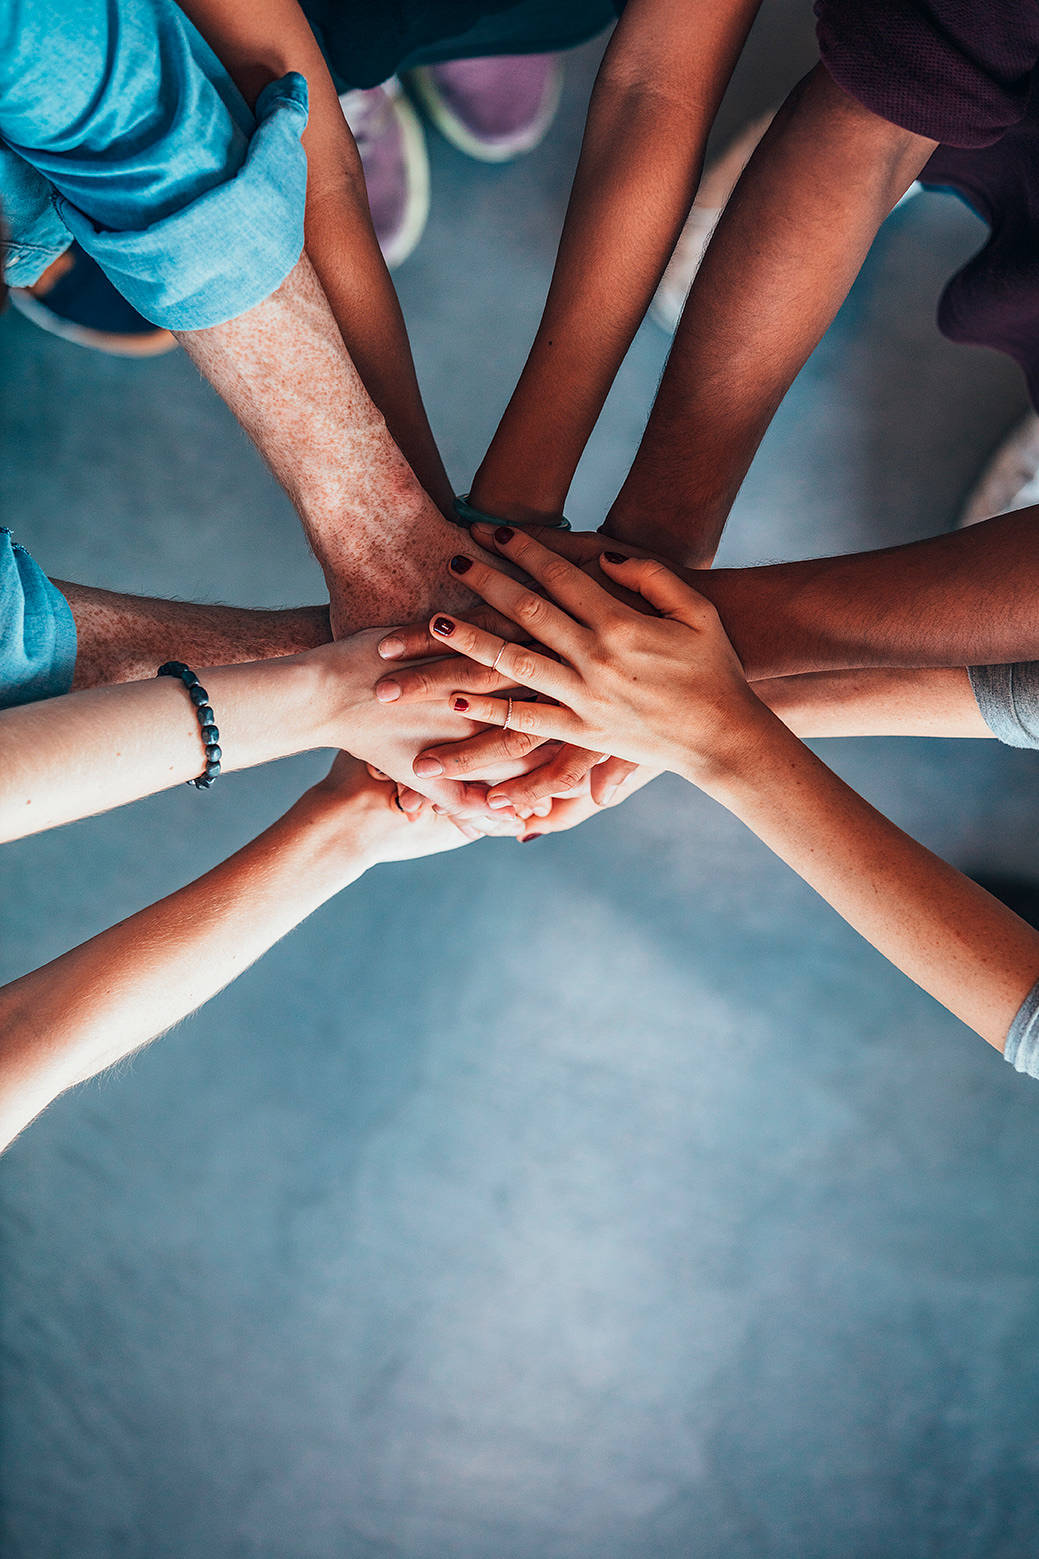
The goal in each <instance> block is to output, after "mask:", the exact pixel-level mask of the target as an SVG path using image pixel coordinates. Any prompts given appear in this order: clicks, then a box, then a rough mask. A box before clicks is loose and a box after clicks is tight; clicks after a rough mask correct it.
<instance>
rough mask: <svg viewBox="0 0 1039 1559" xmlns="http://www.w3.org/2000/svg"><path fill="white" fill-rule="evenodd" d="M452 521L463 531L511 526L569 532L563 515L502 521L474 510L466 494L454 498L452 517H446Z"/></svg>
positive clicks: (513, 527)
mask: <svg viewBox="0 0 1039 1559" xmlns="http://www.w3.org/2000/svg"><path fill="white" fill-rule="evenodd" d="M452 518H453V520H454V524H455V525H460V526H461V527H462V529H463V530H468V529H469V528H470V526H472V525H511V526H512V529H513V530H526V529H528V528H529V529H535V530H569V529H570V521H569V520H568V519H567V517H566V515H565V514H561V515H560V516H559V518H558V519H557V520H503V519H502V518H501V517H500V515H496V514H485V513H484V511H483V510H482V509H474V508H473V506H472V504H471V503H470V502H469V494H468V493H459V494H458V495H457V497H456V498H455V512H454V515H453V516H452V515H450V514H449V515H448V519H449V520H450V519H452Z"/></svg>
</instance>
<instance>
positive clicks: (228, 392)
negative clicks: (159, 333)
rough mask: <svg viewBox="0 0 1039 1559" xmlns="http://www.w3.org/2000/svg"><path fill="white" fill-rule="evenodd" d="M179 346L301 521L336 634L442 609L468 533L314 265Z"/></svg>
mask: <svg viewBox="0 0 1039 1559" xmlns="http://www.w3.org/2000/svg"><path fill="white" fill-rule="evenodd" d="M179 339H180V340H181V341H182V343H183V345H184V347H185V349H186V351H187V352H188V353H189V355H190V356H191V357H192V359H193V360H194V362H195V363H196V364H197V366H198V367H199V368H200V370H201V371H202V373H203V374H204V375H205V376H206V378H207V379H209V381H210V383H211V384H212V385H213V387H214V389H215V390H216V391H217V393H218V394H219V395H220V396H221V397H222V398H223V399H224V400H225V401H226V402H227V404H228V405H229V406H230V407H231V409H232V411H233V412H234V413H235V415H236V416H237V417H238V420H239V421H240V422H241V424H242V426H243V427H244V429H245V431H246V432H247V433H248V435H249V437H250V438H251V439H252V441H253V443H254V444H255V445H256V446H257V448H258V449H259V450H260V452H261V454H262V455H263V456H264V458H265V460H266V461H267V463H268V465H269V466H270V468H271V470H272V471H273V473H274V475H275V476H276V477H277V479H278V480H279V481H280V482H281V484H282V486H283V487H284V488H285V490H286V492H287V493H288V494H289V496H290V498H291V499H292V501H293V503H294V504H295V506H296V508H297V510H298V511H299V514H300V516H301V518H302V520H303V526H304V529H305V531H306V533H307V537H308V539H309V541H310V544H311V546H312V547H313V549H314V553H315V555H316V557H317V559H318V561H319V563H320V564H321V566H322V569H323V570H324V573H325V577H326V579H327V580H328V584H329V591H330V593H331V597H332V615H331V623H332V629H333V632H334V633H335V634H336V636H337V637H339V636H341V635H342V633H343V632H344V631H347V630H348V629H349V628H350V627H356V626H357V624H358V623H360V622H363V623H365V624H366V625H369V626H381V625H385V626H389V625H392V624H396V623H398V622H406V621H408V620H409V618H411V617H414V616H418V615H421V614H422V613H424V612H425V611H426V610H427V609H429V608H430V607H431V606H432V605H433V604H435V603H434V601H433V595H434V593H435V592H436V589H437V587H438V585H439V579H438V577H437V576H438V574H439V570H440V568H441V567H442V565H443V563H444V561H445V560H446V559H447V557H449V556H450V554H451V552H453V551H457V550H459V549H458V539H459V532H458V530H457V529H456V528H455V527H454V526H452V525H450V524H449V523H448V522H447V521H446V520H445V519H443V517H442V516H441V515H440V513H439V511H438V510H437V509H436V506H435V505H434V504H433V502H432V501H431V500H430V498H429V497H428V496H427V495H426V493H425V492H423V490H422V487H421V486H420V484H419V482H418V481H417V479H416V477H415V475H414V473H413V472H412V471H411V469H410V467H409V466H408V464H407V461H406V460H405V459H404V456H403V455H402V454H401V452H400V450H399V449H398V448H397V446H396V444H395V443H394V442H393V439H392V438H391V436H390V434H389V431H388V429H387V427H386V423H385V421H384V419H383V417H382V415H381V413H380V412H379V411H378V409H377V408H376V406H375V404H374V402H373V401H372V399H371V397H370V396H369V395H368V393H367V391H366V390H365V387H364V385H363V384H362V382H361V379H360V376H359V375H358V373H357V370H356V368H355V367H354V365H353V363H352V362H351V360H350V357H349V355H348V354H347V351H346V348H345V347H344V345H343V341H342V338H341V336H340V334H339V330H338V327H337V325H336V322H335V320H334V319H333V317H332V314H331V311H330V309H329V306H328V301H327V299H326V298H325V295H324V293H323V292H322V290H321V287H320V285H319V284H318V281H317V278H316V277H315V275H314V271H313V268H312V267H311V265H310V262H309V260H307V258H306V257H305V256H304V258H303V259H302V260H300V262H299V264H298V265H297V266H296V267H295V269H294V270H293V271H292V273H291V274H290V275H289V277H288V278H287V279H286V281H285V282H283V284H282V285H281V286H280V287H279V288H278V290H277V291H276V292H274V293H272V294H271V296H270V297H269V298H267V299H265V300H264V302H263V303H261V304H259V305H258V306H257V307H256V308H254V309H251V310H250V311H249V312H248V313H247V314H243V315H241V316H240V317H239V318H237V319H233V320H230V321H228V322H227V323H226V324H223V325H217V326H214V327H212V328H211V329H208V330H199V331H192V332H189V333H187V334H184V335H182V336H180V337H179Z"/></svg>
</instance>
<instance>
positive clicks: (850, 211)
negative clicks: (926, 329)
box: [607, 66, 934, 566]
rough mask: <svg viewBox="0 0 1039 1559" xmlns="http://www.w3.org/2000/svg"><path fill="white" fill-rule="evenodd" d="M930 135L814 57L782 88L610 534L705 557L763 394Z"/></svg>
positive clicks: (832, 303) (694, 297)
mask: <svg viewBox="0 0 1039 1559" xmlns="http://www.w3.org/2000/svg"><path fill="white" fill-rule="evenodd" d="M933 148H934V143H933V142H931V141H927V140H925V139H924V138H923V137H921V136H915V135H911V134H910V133H909V132H907V131H903V130H901V129H899V128H898V127H897V126H895V125H893V124H890V123H888V122H887V121H886V120H883V119H880V118H878V117H877V116H876V115H875V114H872V113H870V112H869V111H868V110H866V109H864V108H862V107H861V106H860V105H859V104H858V103H856V102H855V101H854V99H852V98H850V97H849V96H848V95H847V94H846V93H844V92H843V91H841V89H840V88H839V87H837V86H836V85H835V83H834V82H833V81H832V79H831V78H830V76H829V75H828V73H827V72H826V71H825V69H824V68H823V67H822V66H818V67H817V68H816V69H815V70H814V71H813V72H812V73H811V75H810V76H808V77H807V78H806V79H805V81H803V82H802V83H801V85H800V86H799V87H798V88H797V89H795V91H794V93H793V94H792V95H791V96H790V98H788V100H787V102H786V103H785V104H784V106H783V108H782V109H781V110H780V112H779V113H778V114H777V115H776V118H775V120H774V121H773V123H772V125H771V127H770V128H769V130H768V131H767V133H766V134H765V136H764V138H763V139H762V141H761V143H760V144H759V146H758V148H757V150H756V151H755V153H754V155H753V157H752V158H751V160H750V163H749V164H748V166H747V168H746V170H745V171H744V173H743V176H742V178H741V179H740V181H739V183H738V184H737V186H736V189H735V191H734V192H733V195H732V198H731V199H730V201H729V203H728V205H727V206H726V209H725V212H724V214H723V216H722V219H721V221H720V223H719V225H718V227H717V229H716V231H715V234H714V237H713V238H712V240H711V243H710V246H709V248H708V250H707V253H706V255H705V257H704V261H703V264H702V265H701V267H700V271H699V273H698V275H697V277H696V280H695V282H694V284H693V288H692V291H691V293H690V296H689V302H688V303H687V305H686V309H685V313H684V315H683V317H682V321H681V323H680V325H679V328H678V332H677V334H676V336H675V342H674V346H673V347H672V351H671V356H670V359H669V361H668V366H667V369H666V371H665V374H664V377H663V380H662V382H661V386H660V391H659V394H658V396H657V400H656V404H655V406H654V408H653V413H652V415H651V417H650V420H649V423H648V425H647V428H646V433H645V436H644V438H643V440H642V443H641V445H640V447H639V451H638V454H637V456H636V459H635V461H634V464H633V466H632V469H631V471H630V472H629V474H628V477H627V479H626V480H625V482H624V485H623V487H622V489H621V491H620V493H619V495H618V497H617V500H616V503H615V504H614V506H613V509H612V511H611V514H610V516H609V519H608V522H607V530H608V532H609V534H610V535H613V536H615V537H617V538H618V539H621V540H627V541H632V542H637V543H639V544H641V545H644V546H647V547H650V548H651V549H652V550H653V551H655V552H658V553H661V554H662V555H663V556H665V557H667V558H669V559H671V560H672V561H675V562H678V563H684V564H689V565H694V566H702V565H704V564H706V563H709V562H710V560H711V559H712V558H713V556H714V552H715V550H716V548H717V544H718V539H719V537H720V535H721V531H722V528H723V526H724V524H725V520H726V518H727V516H728V512H729V509H730V507H731V505H732V501H733V499H734V498H735V496H736V493H737V491H738V490H739V487H740V484H741V482H742V481H743V477H744V475H745V474H746V471H747V468H748V466H749V465H750V462H751V460H752V459H753V456H754V453H755V451H756V449H757V447H758V444H759V443H760V441H761V438H762V436H763V434H764V432H765V430H766V428H767V427H768V424H769V422H770V421H771V419H772V416H773V414H774V412H775V410H776V408H777V407H778V405H779V403H780V401H781V400H782V398H783V396H784V395H785V393H786V391H787V389H788V388H789V386H790V384H791V383H792V381H793V379H794V377H795V375H796V374H797V373H798V371H799V370H800V368H801V367H802V365H803V364H804V362H805V360H806V358H807V357H808V355H809V353H810V352H811V351H812V349H813V348H814V346H815V345H816V343H817V342H818V341H819V339H820V338H821V336H822V335H823V333H824V331H825V330H826V328H827V326H828V325H829V324H830V321H831V320H832V319H833V317H834V315H835V314H836V312H837V309H838V308H839V307H840V305H841V303H842V302H843V300H844V298H845V297H846V295H847V293H848V291H849V289H850V287H851V284H852V282H853V281H854V279H855V277H856V275H857V274H858V271H859V268H860V266H861V264H862V262H863V259H864V258H865V256H866V254H867V252H868V250H869V246H870V244H871V243H872V241H873V238H874V236H875V234H876V231H877V229H878V227H879V226H880V224H881V222H882V221H883V220H884V218H885V216H886V215H887V214H888V212H889V211H890V210H891V208H892V207H893V206H894V205H895V203H896V202H897V200H898V199H899V198H900V197H901V195H902V194H903V193H904V192H905V190H906V189H907V188H908V186H909V184H911V183H912V181H913V179H914V178H915V177H916V175H917V173H918V172H919V171H920V169H921V168H922V166H923V164H924V163H925V162H926V161H927V158H928V157H929V156H930V154H931V152H932V150H933Z"/></svg>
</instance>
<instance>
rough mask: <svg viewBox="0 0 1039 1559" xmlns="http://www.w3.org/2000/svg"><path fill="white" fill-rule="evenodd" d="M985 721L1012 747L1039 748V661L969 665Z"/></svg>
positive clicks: (992, 730)
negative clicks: (1009, 664) (1006, 664)
mask: <svg viewBox="0 0 1039 1559" xmlns="http://www.w3.org/2000/svg"><path fill="white" fill-rule="evenodd" d="M967 675H968V676H969V677H970V685H971V687H972V688H973V689H974V697H975V698H976V699H977V701H978V708H979V709H980V710H981V715H982V719H983V720H984V721H985V724H986V725H987V726H988V728H989V730H990V731H991V732H992V733H993V735H994V736H998V737H999V739H1000V741H1001V742H1006V743H1007V745H1008V746H1009V747H1039V661H1035V660H1023V661H1018V662H1017V664H1016V665H1013V666H968V667H967Z"/></svg>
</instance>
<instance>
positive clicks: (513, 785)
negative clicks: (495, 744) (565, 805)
mask: <svg viewBox="0 0 1039 1559" xmlns="http://www.w3.org/2000/svg"><path fill="white" fill-rule="evenodd" d="M601 757H602V753H599V752H589V750H588V749H587V748H586V747H575V746H573V745H571V744H570V743H566V744H565V745H564V746H563V747H561V748H560V749H559V752H558V753H557V754H556V756H555V757H554V758H552V759H550V761H549V762H548V763H545V764H543V765H542V766H541V768H539V769H533V770H532V771H531V772H530V773H529V774H520V775H518V776H517V778H516V779H513V780H509V781H508V782H507V783H506V784H503V785H492V786H491V787H490V788H489V789H488V792H487V805H488V806H489V807H491V808H493V809H494V810H495V811H497V809H498V807H499V805H500V804H501V803H502V802H509V803H511V805H512V808H513V810H514V811H515V812H517V813H518V814H519V815H520V816H521V817H522V816H523V815H524V814H525V813H528V812H534V813H535V815H546V814H545V812H544V805H545V803H546V802H550V801H551V799H552V797H554V796H562V795H565V794H566V793H567V792H568V791H572V790H576V789H577V788H578V786H579V785H580V784H581V783H582V781H583V780H584V778H585V776H586V775H587V773H588V771H589V769H592V766H593V764H596V763H598V761H599V759H600V758H601Z"/></svg>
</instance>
